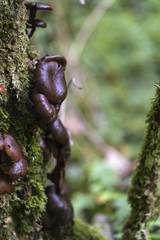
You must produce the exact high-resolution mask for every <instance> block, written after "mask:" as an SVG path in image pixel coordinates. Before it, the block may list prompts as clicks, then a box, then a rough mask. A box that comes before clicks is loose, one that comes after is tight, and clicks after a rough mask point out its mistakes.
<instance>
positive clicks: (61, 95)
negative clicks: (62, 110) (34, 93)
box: [34, 61, 67, 105]
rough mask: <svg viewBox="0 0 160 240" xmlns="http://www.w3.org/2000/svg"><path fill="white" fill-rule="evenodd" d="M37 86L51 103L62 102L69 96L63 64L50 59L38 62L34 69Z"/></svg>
mask: <svg viewBox="0 0 160 240" xmlns="http://www.w3.org/2000/svg"><path fill="white" fill-rule="evenodd" d="M34 76H35V83H36V87H37V89H38V90H39V92H40V93H42V94H44V95H45V96H46V97H47V99H48V101H49V102H50V103H52V104H53V105H54V104H61V103H62V102H63V101H64V99H65V98H66V96H67V85H66V79H65V76H64V71H63V66H62V65H60V64H59V63H58V62H54V61H49V62H41V61H39V63H38V64H37V67H36V69H35V71H34Z"/></svg>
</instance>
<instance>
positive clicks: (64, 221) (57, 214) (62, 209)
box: [45, 184, 73, 234]
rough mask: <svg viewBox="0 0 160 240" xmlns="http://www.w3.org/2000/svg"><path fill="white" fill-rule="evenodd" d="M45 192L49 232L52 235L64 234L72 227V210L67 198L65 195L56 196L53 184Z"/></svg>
mask: <svg viewBox="0 0 160 240" xmlns="http://www.w3.org/2000/svg"><path fill="white" fill-rule="evenodd" d="M45 192H46V195H47V198H48V202H47V205H46V212H47V213H48V216H49V218H50V219H52V222H51V223H52V227H51V231H52V232H53V233H54V234H56V233H57V234H59V233H61V232H66V231H67V230H68V229H69V228H70V227H72V226H73V208H72V205H71V203H70V200H69V198H68V197H67V196H66V195H64V196H61V195H58V194H57V193H56V187H55V185H54V184H53V185H52V186H49V187H47V188H46V190H45ZM53 216H54V218H53Z"/></svg>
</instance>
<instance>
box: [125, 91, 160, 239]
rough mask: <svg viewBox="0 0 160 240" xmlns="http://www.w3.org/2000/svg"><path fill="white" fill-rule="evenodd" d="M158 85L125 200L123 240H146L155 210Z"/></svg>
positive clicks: (159, 159)
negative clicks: (126, 214)
mask: <svg viewBox="0 0 160 240" xmlns="http://www.w3.org/2000/svg"><path fill="white" fill-rule="evenodd" d="M159 106H160V89H159V88H158V89H157V92H156V97H155V99H154V100H153V103H152V107H151V110H150V112H149V114H148V117H147V131H146V136H145V139H144V145H143V147H142V151H141V154H140V156H139V163H138V166H137V169H136V170H135V173H134V176H133V179H132V184H131V188H130V190H129V195H128V196H129V197H128V198H129V202H130V205H131V214H130V217H129V219H128V221H127V224H126V226H125V228H124V235H123V238H122V239H123V240H140V239H141V240H142V239H143V240H148V239H149V236H148V233H147V231H146V225H147V223H148V222H149V221H150V220H153V219H154V220H155V219H156V218H157V217H158V214H159V210H158V207H159V203H160V198H159V192H158V185H159V180H160V178H159V169H160V110H159Z"/></svg>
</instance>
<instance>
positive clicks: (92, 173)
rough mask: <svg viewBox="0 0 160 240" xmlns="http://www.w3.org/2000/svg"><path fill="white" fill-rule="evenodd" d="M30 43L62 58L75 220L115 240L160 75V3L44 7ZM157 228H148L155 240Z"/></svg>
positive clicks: (67, 0) (134, 0) (68, 0)
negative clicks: (40, 23)
mask: <svg viewBox="0 0 160 240" xmlns="http://www.w3.org/2000/svg"><path fill="white" fill-rule="evenodd" d="M43 3H49V4H51V5H52V6H53V8H54V10H53V12H47V11H46V12H45V11H39V13H38V16H37V17H38V18H40V19H43V20H44V21H45V22H47V25H48V26H47V28H46V29H37V30H36V33H35V34H34V37H33V38H32V42H33V44H34V45H36V48H37V49H39V50H40V51H41V53H42V56H43V55H45V54H50V55H56V54H62V55H64V56H65V57H66V58H67V61H68V64H67V70H66V78H67V82H68V83H69V82H70V83H71V84H69V88H68V98H67V101H66V102H65V104H63V107H62V110H61V118H62V120H63V121H64V124H65V126H66V127H67V129H68V130H69V132H70V134H71V137H72V144H73V145H72V155H71V157H70V159H69V160H68V163H67V173H66V175H67V183H68V187H69V193H70V196H71V199H72V202H73V205H74V211H75V216H78V217H81V218H82V219H84V221H87V222H89V223H91V224H93V225H95V226H96V227H98V228H100V230H101V231H102V232H103V234H106V235H107V234H109V236H110V238H111V239H120V237H121V229H122V227H123V226H124V223H125V221H126V218H127V216H128V214H129V211H130V209H129V206H128V204H127V200H126V199H127V189H128V187H129V185H130V179H131V175H132V172H133V169H134V167H135V166H136V161H137V157H138V153H139V151H140V149H141V146H142V144H143V137H144V132H145V117H146V114H147V112H148V110H149V108H150V104H151V100H152V99H153V98H154V94H155V90H156V89H155V87H154V84H155V83H158V81H159V75H160V54H159V50H160V1H159V0H141V1H139V0H129V1H128V0H121V1H118V0H105V1H104V0H101V1H100V0H86V4H82V3H85V2H84V1H81V3H80V1H79V0H56V1H52V0H44V1H43ZM158 223H160V220H158V221H157V222H155V223H154V222H152V223H151V224H150V225H149V226H148V228H149V230H150V236H151V239H160V230H159V227H158V225H159V224H158Z"/></svg>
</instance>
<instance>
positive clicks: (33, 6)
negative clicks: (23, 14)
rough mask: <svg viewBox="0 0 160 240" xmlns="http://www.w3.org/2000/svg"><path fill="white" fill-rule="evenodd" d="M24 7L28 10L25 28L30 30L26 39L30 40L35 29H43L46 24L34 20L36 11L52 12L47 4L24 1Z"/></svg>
mask: <svg viewBox="0 0 160 240" xmlns="http://www.w3.org/2000/svg"><path fill="white" fill-rule="evenodd" d="M24 5H25V6H26V8H27V10H29V11H30V12H29V20H28V21H27V28H31V29H32V30H31V32H30V33H29V35H28V37H29V38H31V37H32V35H33V33H34V32H35V30H36V27H42V28H45V27H46V26H47V24H46V23H45V22H43V21H41V20H39V19H35V17H36V12H37V10H52V9H53V8H52V7H51V6H50V5H49V4H43V3H40V2H28V1H24Z"/></svg>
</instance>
